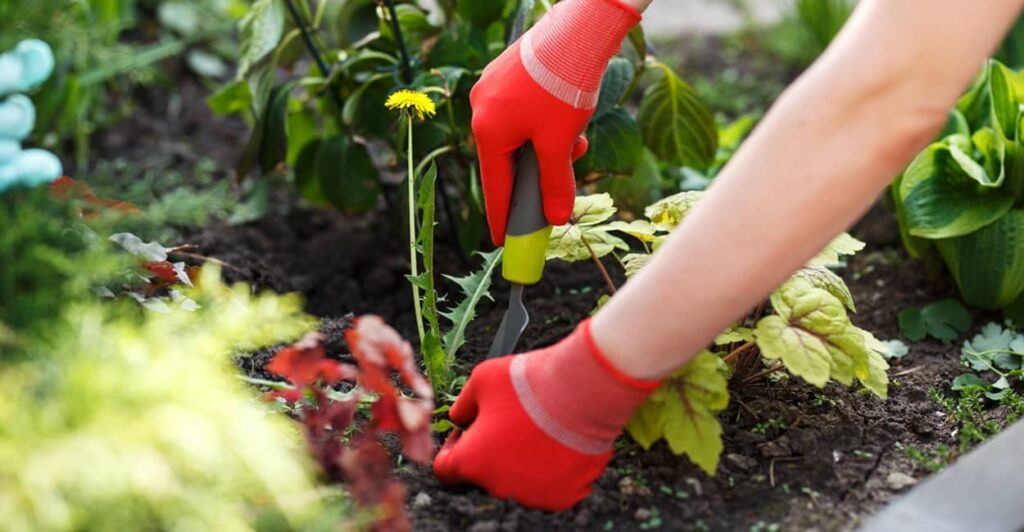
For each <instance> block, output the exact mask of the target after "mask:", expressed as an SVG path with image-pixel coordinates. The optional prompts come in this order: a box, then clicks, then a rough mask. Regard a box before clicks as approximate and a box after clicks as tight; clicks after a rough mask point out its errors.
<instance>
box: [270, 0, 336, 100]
mask: <svg viewBox="0 0 1024 532" xmlns="http://www.w3.org/2000/svg"><path fill="white" fill-rule="evenodd" d="M284 5H285V7H287V8H288V13H289V14H290V15H291V17H292V20H294V21H295V25H296V26H298V27H299V32H300V33H301V34H302V42H303V43H304V44H305V45H306V49H307V50H309V54H310V55H312V56H313V61H315V62H316V66H317V68H319V69H320V75H321V76H323V77H324V79H326V80H330V78H331V70H330V68H329V67H328V66H327V62H326V61H324V58H323V56H321V55H320V50H319V49H317V47H316V44H314V43H313V36H312V35H310V33H309V27H308V26H307V25H306V23H305V19H303V17H302V15H300V14H299V10H298V9H296V8H295V3H294V2H293V0H285V2H284ZM328 84H329V86H328V87H327V92H329V93H330V94H331V99H332V100H334V104H335V105H337V106H338V110H339V111H340V110H341V108H342V107H344V104H343V103H342V101H341V96H339V95H338V92H337V91H335V90H334V86H333V84H330V83H328Z"/></svg>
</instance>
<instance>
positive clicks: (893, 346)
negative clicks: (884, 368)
mask: <svg viewBox="0 0 1024 532" xmlns="http://www.w3.org/2000/svg"><path fill="white" fill-rule="evenodd" d="M883 343H884V344H885V352H884V353H880V354H881V355H882V357H884V358H885V359H886V360H892V359H894V358H903V357H905V356H907V354H908V353H910V348H908V347H907V344H905V343H903V342H901V341H899V340H886V341H885V342H883Z"/></svg>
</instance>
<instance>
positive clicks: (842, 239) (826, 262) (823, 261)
mask: <svg viewBox="0 0 1024 532" xmlns="http://www.w3.org/2000/svg"><path fill="white" fill-rule="evenodd" d="M862 249H864V242H861V241H860V240H857V239H856V238H853V237H852V236H850V235H849V234H848V233H842V234H840V235H839V236H837V237H836V238H835V239H834V240H833V241H831V242H829V244H828V245H827V246H825V249H823V250H821V252H819V253H818V255H817V256H815V257H814V258H813V259H811V262H810V263H809V265H811V266H834V265H836V264H839V263H840V262H839V259H840V257H842V256H844V255H853V254H854V253H857V252H858V251H860V250H862Z"/></svg>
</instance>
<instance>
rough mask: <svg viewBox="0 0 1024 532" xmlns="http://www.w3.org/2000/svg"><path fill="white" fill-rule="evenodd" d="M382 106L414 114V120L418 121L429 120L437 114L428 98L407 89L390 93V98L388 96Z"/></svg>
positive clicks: (418, 92) (423, 94) (432, 102)
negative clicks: (417, 119)
mask: <svg viewBox="0 0 1024 532" xmlns="http://www.w3.org/2000/svg"><path fill="white" fill-rule="evenodd" d="M384 106H385V107H387V108H388V109H398V110H400V111H404V112H407V113H409V114H410V115H412V114H413V113H416V118H419V119H420V120H423V119H426V118H431V117H433V116H434V115H435V114H437V107H435V106H434V101H433V100H431V99H430V97H429V96H427V95H426V94H425V93H422V92H420V91H414V90H409V89H401V90H397V91H395V92H393V93H391V96H388V99H387V101H385V102H384Z"/></svg>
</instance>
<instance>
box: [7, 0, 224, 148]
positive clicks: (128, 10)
mask: <svg viewBox="0 0 1024 532" xmlns="http://www.w3.org/2000/svg"><path fill="white" fill-rule="evenodd" d="M241 3H242V0H197V1H194V2H193V1H189V2H186V1H182V0H176V1H173V0H172V1H164V0H6V1H5V2H2V3H0V50H6V49H9V48H10V47H12V46H13V45H14V44H16V43H17V42H18V41H20V40H21V39H24V38H30V37H34V38H38V39H41V40H43V41H46V42H47V43H49V44H50V45H51V46H52V47H53V50H54V55H55V57H56V60H57V65H56V69H55V74H54V76H53V77H52V78H51V79H50V81H48V82H47V83H46V84H45V85H44V86H43V87H42V88H41V89H40V90H39V94H38V95H37V96H35V97H34V98H33V99H34V100H35V101H36V104H37V120H36V129H35V134H34V138H33V140H34V142H35V143H36V144H41V145H43V146H45V147H47V148H50V149H55V150H56V149H58V148H60V147H61V145H62V143H63V142H65V141H68V140H71V141H73V142H74V147H75V156H76V159H77V160H78V163H79V166H85V165H86V163H87V161H88V156H89V137H90V135H91V134H92V133H94V132H95V131H97V130H98V129H100V128H102V127H105V126H109V125H112V124H114V123H116V122H117V121H118V120H119V119H121V118H122V117H124V116H127V114H129V113H131V112H132V110H133V106H134V101H133V99H132V98H130V97H129V95H130V92H131V90H132V89H133V88H134V87H136V86H138V85H145V84H150V83H153V82H155V81H157V80H158V79H160V78H161V76H162V73H161V70H160V68H159V67H160V65H161V63H162V62H164V61H166V60H168V59H172V58H175V57H179V56H180V57H182V58H184V59H186V60H187V64H188V65H189V66H190V67H192V69H193V70H195V71H197V72H199V73H200V74H207V75H219V76H224V75H226V74H227V67H226V63H223V62H222V64H221V65H220V66H219V67H218V66H217V62H218V61H220V58H224V59H231V58H233V56H234V55H233V54H234V48H235V47H234V46H233V44H232V43H233V42H234V41H233V39H232V31H231V28H232V24H233V19H232V18H231V17H232V16H233V15H237V14H238V13H239V11H240V8H239V5H240V4H241Z"/></svg>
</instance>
